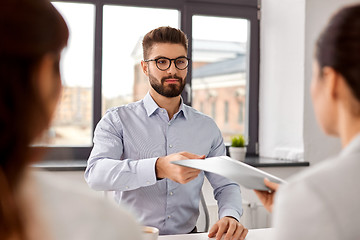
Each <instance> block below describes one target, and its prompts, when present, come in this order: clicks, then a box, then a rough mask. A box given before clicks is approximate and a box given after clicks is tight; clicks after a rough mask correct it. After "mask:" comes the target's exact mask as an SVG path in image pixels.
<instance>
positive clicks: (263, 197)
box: [254, 178, 279, 212]
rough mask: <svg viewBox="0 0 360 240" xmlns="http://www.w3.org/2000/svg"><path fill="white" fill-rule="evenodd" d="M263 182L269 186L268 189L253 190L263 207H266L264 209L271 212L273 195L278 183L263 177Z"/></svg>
mask: <svg viewBox="0 0 360 240" xmlns="http://www.w3.org/2000/svg"><path fill="white" fill-rule="evenodd" d="M264 183H265V186H267V187H268V188H270V191H259V190H254V191H255V193H256V195H257V196H258V198H259V199H260V201H261V202H262V204H263V205H264V207H265V208H266V210H268V211H269V212H272V209H273V204H274V197H275V193H276V191H277V189H278V187H279V184H277V183H274V182H270V181H269V180H268V179H266V178H265V179H264Z"/></svg>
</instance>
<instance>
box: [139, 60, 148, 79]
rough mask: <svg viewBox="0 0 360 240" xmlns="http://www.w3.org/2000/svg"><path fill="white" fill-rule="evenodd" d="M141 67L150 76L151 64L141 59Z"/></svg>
mask: <svg viewBox="0 0 360 240" xmlns="http://www.w3.org/2000/svg"><path fill="white" fill-rule="evenodd" d="M141 68H142V71H143V73H144V74H145V75H146V76H149V66H148V64H147V62H144V61H141Z"/></svg>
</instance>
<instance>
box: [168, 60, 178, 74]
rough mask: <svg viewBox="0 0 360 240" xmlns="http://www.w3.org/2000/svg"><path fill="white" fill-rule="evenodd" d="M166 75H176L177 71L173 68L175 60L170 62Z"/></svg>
mask: <svg viewBox="0 0 360 240" xmlns="http://www.w3.org/2000/svg"><path fill="white" fill-rule="evenodd" d="M166 71H167V72H168V73H170V74H171V73H176V72H177V71H178V69H177V68H176V67H175V60H171V62H170V67H169V68H168V69H167V70H166Z"/></svg>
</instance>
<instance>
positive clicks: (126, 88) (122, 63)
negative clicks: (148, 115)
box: [102, 5, 179, 114]
mask: <svg viewBox="0 0 360 240" xmlns="http://www.w3.org/2000/svg"><path fill="white" fill-rule="evenodd" d="M149 16H151V18H149ZM123 23H127V24H123ZM159 26H171V27H176V28H178V27H179V11H178V10H172V9H159V8H141V7H124V6H115V5H105V6H104V16H103V65H102V69H103V71H102V104H103V105H102V114H104V113H105V112H106V110H107V109H109V108H111V107H114V106H120V105H124V104H127V103H130V102H134V101H137V100H140V99H142V98H143V97H144V96H145V95H146V93H147V91H148V89H149V84H148V80H147V79H146V77H145V75H144V74H143V72H142V70H141V66H140V61H141V60H143V51H142V45H141V43H142V38H143V37H144V35H145V34H146V33H147V32H149V31H150V30H151V29H154V28H157V27H159Z"/></svg>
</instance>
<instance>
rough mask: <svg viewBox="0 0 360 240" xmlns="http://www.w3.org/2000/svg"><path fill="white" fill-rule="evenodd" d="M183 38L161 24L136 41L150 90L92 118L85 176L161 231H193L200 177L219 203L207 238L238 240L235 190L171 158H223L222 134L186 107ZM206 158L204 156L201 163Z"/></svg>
mask: <svg viewBox="0 0 360 240" xmlns="http://www.w3.org/2000/svg"><path fill="white" fill-rule="evenodd" d="M187 48H188V45H187V38H186V36H185V34H184V33H183V32H182V31H181V30H179V29H175V28H171V27H160V28H157V29H154V30H152V31H150V32H149V33H147V34H146V35H145V37H144V39H143V55H144V59H145V60H143V61H142V62H141V67H142V70H143V72H144V74H145V75H146V76H147V77H148V79H149V82H150V85H151V88H150V90H149V92H148V94H147V95H146V96H145V97H144V99H142V100H140V101H138V102H135V103H131V104H128V105H125V106H121V107H116V108H112V109H110V110H108V111H107V113H106V114H105V116H104V117H103V118H102V119H101V121H100V122H99V123H98V125H97V127H96V130H95V134H94V148H93V150H92V152H91V155H90V158H89V160H88V166H87V169H86V172H85V179H86V181H87V183H88V184H89V186H90V187H91V188H93V189H95V190H102V191H115V200H116V201H117V202H118V203H122V204H125V205H127V206H129V207H130V208H131V209H132V210H133V211H134V212H135V214H136V216H137V217H138V219H139V221H140V222H141V223H142V224H144V225H150V226H154V227H157V228H159V230H160V234H162V235H163V234H184V233H190V232H196V226H195V225H196V221H197V218H198V216H199V199H200V191H201V187H202V184H203V181H204V176H206V177H207V178H208V180H209V182H210V183H211V185H212V187H213V188H214V197H215V199H216V200H217V201H218V207H219V219H220V220H219V221H218V222H216V223H215V224H214V226H213V227H212V228H211V229H210V231H209V237H214V236H216V238H217V239H220V238H221V236H222V235H223V234H224V233H226V239H230V238H231V239H244V238H245V236H246V234H247V232H248V230H247V229H246V228H244V227H243V225H242V224H241V223H239V220H240V217H241V215H242V212H243V210H242V206H241V194H240V188H239V186H238V185H237V184H235V183H234V182H231V181H229V180H228V179H226V178H223V177H221V176H219V175H216V174H213V173H208V172H203V171H200V170H196V169H192V168H186V167H181V166H177V165H174V164H172V163H171V162H172V161H175V160H181V159H201V158H205V157H213V156H220V155H225V145H224V143H223V139H222V135H221V132H220V130H219V129H218V127H217V126H216V124H215V122H214V121H213V120H212V119H211V118H210V117H208V116H206V115H204V114H202V113H200V112H198V111H196V110H195V109H193V108H191V107H189V106H187V105H185V104H184V103H183V100H182V98H181V96H180V94H181V92H182V90H183V89H184V86H185V82H186V80H185V78H186V75H187V67H188V65H189V61H190V59H189V58H187ZM204 161H206V160H204Z"/></svg>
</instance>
